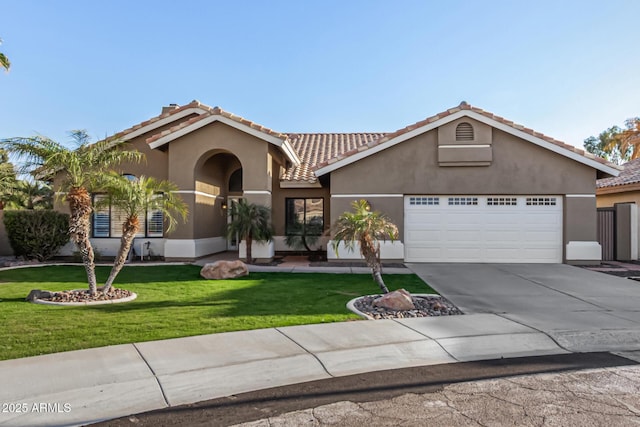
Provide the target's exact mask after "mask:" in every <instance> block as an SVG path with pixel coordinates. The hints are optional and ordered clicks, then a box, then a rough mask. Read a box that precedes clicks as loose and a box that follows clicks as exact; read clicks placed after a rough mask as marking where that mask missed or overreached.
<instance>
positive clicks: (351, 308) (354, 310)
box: [347, 294, 442, 320]
mask: <svg viewBox="0 0 640 427" xmlns="http://www.w3.org/2000/svg"><path fill="white" fill-rule="evenodd" d="M377 295H379V294H372V295H362V296H359V297H355V298H353V299H352V300H350V301H349V302H348V303H347V309H349V311H351V312H352V313H354V314H357V315H358V316H360V317H362V318H364V319H366V320H378V319H375V318H374V317H373V316H369V315H368V314H367V313H364V312H362V311H360V310H358V309H357V308H356V305H355V304H356V301H358V300H359V299H360V298H363V297H373V296H377ZM411 295H412V296H416V297H442V295H438V294H411Z"/></svg>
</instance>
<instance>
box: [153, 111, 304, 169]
mask: <svg viewBox="0 0 640 427" xmlns="http://www.w3.org/2000/svg"><path fill="white" fill-rule="evenodd" d="M213 122H220V123H224V124H226V125H228V126H231V127H233V128H235V129H238V130H240V131H242V132H245V133H247V134H249V135H252V136H255V137H256V138H259V139H262V140H263V141H266V142H268V143H270V144H273V145H275V146H277V147H279V148H280V149H282V151H283V152H284V154H285V156H287V158H288V159H289V160H290V161H291V162H292V163H293V164H295V165H299V164H300V159H299V158H298V156H297V154H296V153H295V151H294V150H293V147H291V144H290V143H289V142H288V141H287V140H285V139H283V138H278V137H276V136H274V135H271V134H268V133H265V132H263V131H261V130H259V129H256V128H253V127H251V126H247V125H245V124H242V123H238V122H237V121H235V120H233V119H230V118H228V117H225V116H223V115H220V114H212V115H210V116H208V117H204V118H202V119H201V120H197V121H195V122H194V123H192V124H190V125H188V126H185V127H183V128H182V129H178V130H175V131H172V132H169V133H168V134H167V135H164V136H161V137H160V138H158V139H156V140H154V141H152V142H150V143H149V147H150V148H151V149H156V148H159V147H162V146H163V145H165V144H168V143H169V142H171V141H174V140H176V139H178V138H180V137H182V136H184V135H186V134H188V133H191V132H193V131H195V130H198V129H200V128H202V127H204V126H206V125H208V124H210V123H213Z"/></svg>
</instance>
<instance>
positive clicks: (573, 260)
mask: <svg viewBox="0 0 640 427" xmlns="http://www.w3.org/2000/svg"><path fill="white" fill-rule="evenodd" d="M564 218H565V221H564V231H565V233H564V241H565V245H566V246H565V259H566V261H567V263H569V264H599V263H600V261H601V260H602V248H601V246H600V244H599V243H598V236H597V234H598V211H597V209H596V197H595V195H593V194H584V195H583V194H577V195H569V194H567V195H566V196H565V200H564Z"/></svg>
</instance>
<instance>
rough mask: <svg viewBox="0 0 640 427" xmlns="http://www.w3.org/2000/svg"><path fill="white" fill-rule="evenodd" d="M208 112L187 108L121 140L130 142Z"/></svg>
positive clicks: (128, 134)
mask: <svg viewBox="0 0 640 427" xmlns="http://www.w3.org/2000/svg"><path fill="white" fill-rule="evenodd" d="M206 112H207V110H205V109H203V108H198V107H192V108H187V109H184V110H182V111H179V112H177V113H175V114H170V115H168V116H166V117H163V118H161V119H159V120H156V121H154V122H153V123H149V124H148V125H146V126H143V127H141V128H139V129H136V130H134V131H133V132H129V133H127V134H126V135H124V136H123V137H122V138H121V139H122V140H123V141H129V140H131V139H133V138H135V137H137V136H140V135H144V134H145V133H148V132H151V131H152V130H155V129H158V128H160V127H162V126H165V125H168V124H169V123H173V122H175V121H176V120H178V119H181V118H183V117H187V116H190V115H191V114H204V113H206Z"/></svg>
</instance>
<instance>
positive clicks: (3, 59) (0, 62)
mask: <svg viewBox="0 0 640 427" xmlns="http://www.w3.org/2000/svg"><path fill="white" fill-rule="evenodd" d="M0 44H2V39H0ZM0 67H2V68H4V69H5V70H7V72H8V71H9V69H10V68H11V62H10V61H9V58H7V56H6V55H5V54H4V53H2V52H0Z"/></svg>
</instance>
